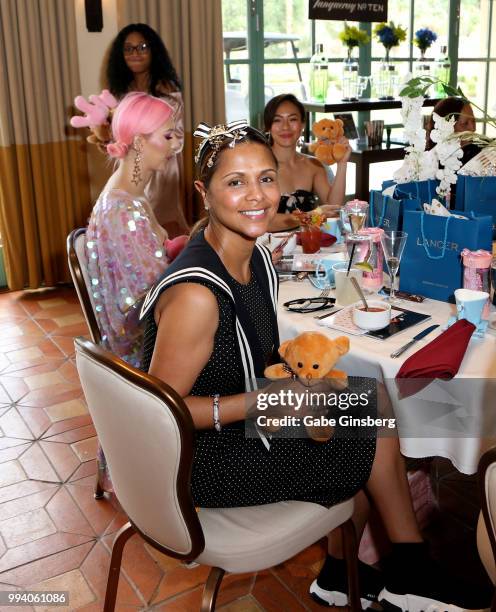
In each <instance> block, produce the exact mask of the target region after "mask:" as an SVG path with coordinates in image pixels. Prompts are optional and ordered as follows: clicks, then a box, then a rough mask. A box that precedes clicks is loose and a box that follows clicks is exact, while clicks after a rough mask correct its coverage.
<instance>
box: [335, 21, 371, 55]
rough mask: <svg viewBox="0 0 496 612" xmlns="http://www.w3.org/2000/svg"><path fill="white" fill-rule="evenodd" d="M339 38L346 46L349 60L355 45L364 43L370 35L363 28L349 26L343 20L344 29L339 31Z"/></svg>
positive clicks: (368, 39)
mask: <svg viewBox="0 0 496 612" xmlns="http://www.w3.org/2000/svg"><path fill="white" fill-rule="evenodd" d="M339 39H340V40H341V42H342V43H343V44H344V45H346V47H347V48H348V60H351V54H352V52H353V49H354V48H355V47H358V46H359V45H366V44H367V43H368V42H369V41H370V37H369V35H368V34H367V32H366V31H365V30H360V29H359V28H357V27H356V26H349V25H348V24H347V23H346V21H345V22H344V30H343V31H342V32H340V33H339Z"/></svg>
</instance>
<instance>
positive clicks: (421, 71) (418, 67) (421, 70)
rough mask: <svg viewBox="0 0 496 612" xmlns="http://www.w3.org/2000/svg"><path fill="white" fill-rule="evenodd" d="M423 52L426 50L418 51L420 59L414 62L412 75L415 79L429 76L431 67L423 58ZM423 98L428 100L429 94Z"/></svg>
mask: <svg viewBox="0 0 496 612" xmlns="http://www.w3.org/2000/svg"><path fill="white" fill-rule="evenodd" d="M425 52H426V49H420V57H419V59H418V60H416V61H415V62H414V66H413V74H414V76H416V77H426V76H427V77H428V76H430V75H431V65H430V63H429V61H428V60H427V58H426V57H425ZM425 97H426V98H428V97H429V94H426V95H425Z"/></svg>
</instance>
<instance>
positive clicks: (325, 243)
mask: <svg viewBox="0 0 496 612" xmlns="http://www.w3.org/2000/svg"><path fill="white" fill-rule="evenodd" d="M336 240H337V238H336V236H332V235H331V234H326V233H324V232H322V235H321V237H320V246H321V247H330V246H332V245H333V244H334V243H335V242H336ZM296 244H300V245H301V238H300V232H298V233H297V234H296Z"/></svg>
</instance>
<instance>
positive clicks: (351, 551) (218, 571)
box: [75, 338, 362, 612]
mask: <svg viewBox="0 0 496 612" xmlns="http://www.w3.org/2000/svg"><path fill="white" fill-rule="evenodd" d="M75 342H76V346H77V348H78V350H79V351H80V352H81V353H82V354H83V355H85V356H87V357H90V358H91V359H93V360H96V361H98V362H99V363H101V364H102V365H104V366H106V367H107V368H108V369H110V370H111V371H113V372H114V373H116V374H117V375H119V376H123V377H125V378H126V380H127V381H128V382H130V383H132V384H135V385H137V386H140V387H142V388H143V389H146V391H147V392H149V393H151V394H152V395H154V396H155V397H156V398H157V399H159V400H161V401H163V402H165V403H166V404H167V407H168V409H169V410H170V411H171V413H172V414H173V416H174V418H175V419H176V422H177V425H178V429H179V431H180V436H181V454H180V458H179V468H178V477H177V480H176V496H177V499H178V500H179V507H180V509H181V513H182V516H183V518H184V521H185V525H186V528H187V530H188V533H189V537H190V541H191V549H190V551H188V553H187V554H184V555H183V554H178V553H177V552H176V551H173V550H169V549H168V548H166V547H164V546H163V545H162V544H160V543H159V542H157V541H155V540H153V539H151V538H150V537H148V536H147V535H146V534H145V533H143V532H142V531H141V530H140V529H139V528H138V527H137V526H136V525H134V524H133V523H132V521H129V522H128V523H126V524H125V525H124V526H123V527H121V529H120V530H119V531H118V533H117V535H116V537H115V539H114V543H113V546H112V555H111V560H110V568H109V574H108V580H107V590H106V594H105V604H104V612H113V611H114V610H115V603H116V598H117V589H118V585H119V575H120V568H121V562H122V554H123V550H124V546H125V544H126V542H127V541H128V540H129V538H130V537H131V536H133V535H134V534H135V533H138V534H139V535H140V536H141V537H142V538H143V539H144V540H145V541H146V542H147V543H148V544H150V545H151V546H153V547H154V548H155V549H157V550H158V551H160V552H162V553H164V554H166V555H168V556H171V557H175V558H179V559H182V560H184V561H186V562H190V561H194V560H195V559H196V558H197V557H198V556H199V555H200V553H201V552H202V551H203V549H204V548H205V538H204V535H203V530H202V526H201V523H200V521H199V519H198V514H197V512H196V509H195V506H194V503H193V498H192V495H191V486H190V482H191V472H192V466H193V448H194V437H195V429H194V425H193V420H192V418H191V414H190V412H189V410H188V408H187V406H186V404H185V403H184V401H183V399H182V398H181V397H180V396H179V395H178V394H177V393H176V391H174V389H172V388H171V387H169V386H168V385H167V384H165V383H164V382H163V381H161V380H159V379H158V378H155V377H154V376H151V375H149V374H146V373H144V372H142V371H140V370H137V369H135V368H133V367H132V366H130V365H129V364H127V363H126V362H124V361H123V360H122V359H119V358H118V357H116V356H115V355H112V354H111V353H109V352H108V351H106V350H104V349H103V348H101V347H100V346H96V345H94V344H92V343H91V342H89V341H88V340H85V339H83V338H77V339H76V340H75ZM340 527H341V530H342V534H343V547H344V554H345V559H346V566H347V570H348V577H349V586H350V592H349V601H350V608H351V610H352V612H355V611H356V612H359V611H360V610H362V607H361V601H360V590H359V583H358V565H357V560H358V546H357V538H356V533H355V527H354V525H353V522H352V520H351V519H348V520H347V521H346V522H345V523H343V524H342V525H341V526H340ZM224 574H225V571H224V570H223V569H222V568H220V567H213V568H212V569H211V571H210V573H209V575H208V578H207V581H206V583H205V587H204V590H203V596H202V601H201V607H200V612H212V611H213V610H215V603H216V600H217V594H218V591H219V588H220V584H221V582H222V578H223V577H224Z"/></svg>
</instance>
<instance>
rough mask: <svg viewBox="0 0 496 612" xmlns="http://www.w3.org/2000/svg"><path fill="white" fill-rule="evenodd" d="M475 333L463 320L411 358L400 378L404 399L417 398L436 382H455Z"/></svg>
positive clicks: (399, 387) (401, 393)
mask: <svg viewBox="0 0 496 612" xmlns="http://www.w3.org/2000/svg"><path fill="white" fill-rule="evenodd" d="M474 331H475V325H473V323H470V322H469V321H467V320H466V319H460V320H459V321H457V322H456V323H454V324H453V325H452V326H451V327H449V328H448V329H447V330H446V331H445V332H443V333H442V334H440V335H439V336H438V337H437V338H435V339H434V340H433V341H432V342H429V344H426V345H425V346H424V347H422V348H421V349H420V350H418V351H417V352H416V353H414V354H413V355H412V356H411V357H409V358H408V359H407V360H406V361H405V362H404V363H403V365H402V366H401V368H400V370H399V372H398V374H396V386H397V388H398V391H399V394H400V398H404V397H408V396H410V395H414V394H415V393H417V392H418V391H420V390H422V389H424V388H425V387H427V385H428V384H429V383H430V382H431V381H432V380H433V379H434V378H440V379H441V380H451V379H452V378H453V377H454V376H456V374H457V373H458V370H459V369H460V364H461V362H462V361H463V357H464V355H465V351H466V350H467V346H468V343H469V340H470V338H471V336H472V334H473V332H474Z"/></svg>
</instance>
